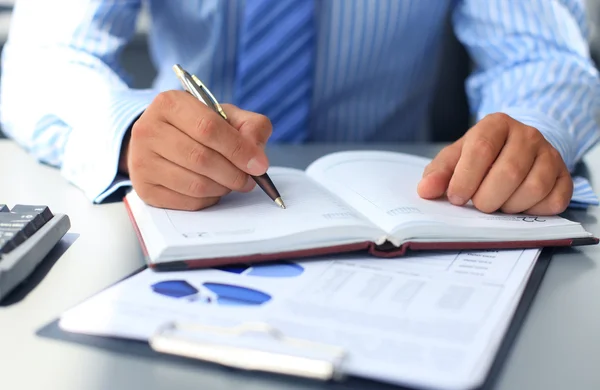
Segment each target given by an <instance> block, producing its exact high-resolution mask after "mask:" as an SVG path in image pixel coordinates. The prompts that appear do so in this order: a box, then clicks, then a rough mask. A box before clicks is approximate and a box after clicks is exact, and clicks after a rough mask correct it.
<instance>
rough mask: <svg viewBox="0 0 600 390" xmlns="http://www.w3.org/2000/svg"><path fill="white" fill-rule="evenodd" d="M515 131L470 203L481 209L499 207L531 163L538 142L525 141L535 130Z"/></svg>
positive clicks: (486, 209) (494, 209) (525, 173)
mask: <svg viewBox="0 0 600 390" xmlns="http://www.w3.org/2000/svg"><path fill="white" fill-rule="evenodd" d="M518 130H519V131H512V132H511V133H510V134H509V135H508V139H507V140H506V143H505V145H504V147H503V148H502V150H501V152H500V154H499V156H498V158H497V159H496V160H495V161H494V162H493V163H492V166H491V168H490V169H489V171H488V172H487V174H486V175H485V177H484V179H483V181H482V182H481V185H480V186H479V188H478V189H477V190H476V191H475V194H474V195H473V197H472V200H473V205H474V206H475V207H476V208H477V209H479V210H481V211H483V212H486V213H491V212H494V211H496V210H498V209H499V208H500V207H501V206H502V205H503V204H504V203H505V202H506V201H507V200H508V199H509V198H510V197H511V195H512V194H513V192H515V190H516V189H517V188H518V187H519V185H521V183H522V182H523V180H525V178H526V177H527V174H528V173H529V171H530V170H531V167H532V166H533V163H534V161H535V158H536V156H537V154H538V149H539V143H537V142H528V141H530V140H531V138H533V137H532V136H530V133H532V132H537V130H535V129H533V128H530V127H527V128H525V127H524V128H523V129H522V130H521V129H518ZM554 176H555V177H556V170H555V171H554Z"/></svg>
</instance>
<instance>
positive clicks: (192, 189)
mask: <svg viewBox="0 0 600 390" xmlns="http://www.w3.org/2000/svg"><path fill="white" fill-rule="evenodd" d="M206 191H207V185H206V183H205V182H204V181H203V180H201V179H193V180H191V181H190V182H189V183H188V192H189V194H190V195H191V196H198V197H202V196H204V194H206Z"/></svg>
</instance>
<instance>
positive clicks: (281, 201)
mask: <svg viewBox="0 0 600 390" xmlns="http://www.w3.org/2000/svg"><path fill="white" fill-rule="evenodd" d="M275 203H277V205H278V206H279V207H281V208H282V209H285V203H283V200H282V199H281V198H277V199H275Z"/></svg>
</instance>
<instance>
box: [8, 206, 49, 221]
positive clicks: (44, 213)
mask: <svg viewBox="0 0 600 390" xmlns="http://www.w3.org/2000/svg"><path fill="white" fill-rule="evenodd" d="M10 211H11V212H13V213H16V214H39V215H40V216H41V218H42V220H43V221H44V223H45V222H48V221H49V220H51V219H52V217H53V216H54V215H52V211H50V207H48V206H34V205H23V204H17V205H15V206H14V207H13V208H12V209H11V210H10Z"/></svg>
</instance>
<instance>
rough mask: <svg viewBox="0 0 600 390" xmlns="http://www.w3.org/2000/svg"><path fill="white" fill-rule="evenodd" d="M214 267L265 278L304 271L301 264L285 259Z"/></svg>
mask: <svg viewBox="0 0 600 390" xmlns="http://www.w3.org/2000/svg"><path fill="white" fill-rule="evenodd" d="M216 269H218V270H220V271H224V272H230V273H233V274H239V275H247V276H259V277H266V278H293V277H295V276H299V275H301V274H302V273H303V272H304V268H303V267H302V266H301V265H299V264H296V263H292V262H287V261H275V262H270V263H261V264H235V265H227V266H223V267H217V268H216Z"/></svg>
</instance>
